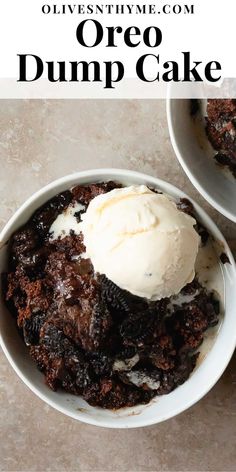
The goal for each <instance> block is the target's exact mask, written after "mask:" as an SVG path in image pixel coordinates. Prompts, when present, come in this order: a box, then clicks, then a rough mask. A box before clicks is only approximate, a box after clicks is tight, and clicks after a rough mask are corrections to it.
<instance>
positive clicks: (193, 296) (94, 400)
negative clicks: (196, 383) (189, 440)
mask: <svg viewBox="0 0 236 472" xmlns="http://www.w3.org/2000/svg"><path fill="white" fill-rule="evenodd" d="M208 244H209V235H208V233H207V231H206V230H205V229H204V228H203V227H202V226H201V224H199V223H196V221H195V219H194V208H193V206H192V204H191V203H190V202H189V201H188V200H186V199H182V200H180V201H179V202H177V203H175V202H174V201H172V199H170V198H169V197H168V196H166V195H163V194H162V193H161V192H157V191H155V190H153V191H152V190H150V189H149V188H147V187H145V186H131V187H123V188H122V186H121V185H120V184H117V183H114V182H107V183H94V184H91V185H86V186H77V187H75V188H73V189H72V190H68V191H65V192H63V193H61V194H59V195H57V196H56V197H54V198H53V199H52V200H50V201H48V202H47V203H46V204H45V205H44V206H43V207H41V208H39V209H38V210H37V211H36V212H35V213H34V215H33V216H32V217H31V218H30V220H29V221H28V222H27V223H26V224H25V225H24V227H22V228H21V229H19V230H18V231H17V232H16V233H15V234H14V235H13V237H12V239H11V241H10V248H9V270H8V273H7V274H4V275H3V281H4V293H5V300H6V303H7V306H8V307H9V310H10V312H11V313H12V314H13V315H14V316H15V318H16V322H17V325H18V328H19V330H20V333H21V334H22V336H23V339H24V342H25V344H26V345H27V346H28V348H29V352H30V355H31V357H32V358H33V359H34V360H35V362H36V364H37V366H38V368H39V369H40V370H41V371H42V372H43V373H44V375H45V379H46V383H47V385H48V386H49V387H50V388H52V389H53V390H57V389H62V390H65V391H67V392H70V393H73V394H75V395H82V396H83V398H84V399H85V400H87V402H88V403H90V404H91V405H95V406H100V407H104V408H120V407H124V406H133V405H136V404H140V403H148V402H149V401H150V400H151V399H152V398H153V397H154V396H156V395H162V394H167V393H169V392H171V391H172V390H173V389H175V388H176V387H178V386H179V385H181V384H182V383H183V382H185V381H186V380H187V379H188V377H189V375H190V374H191V372H192V371H193V369H194V367H195V365H196V360H197V357H198V348H199V346H200V345H201V343H202V341H203V337H204V334H205V332H206V330H207V329H208V328H210V327H213V326H215V325H216V324H217V323H218V320H219V302H218V300H217V298H216V295H215V293H213V291H211V290H208V289H207V288H206V286H204V283H203V281H202V280H201V277H200V273H199V271H198V270H197V269H196V273H195V268H196V258H197V257H198V255H199V253H200V252H201V250H203V251H204V248H205V247H206V246H207V245H208ZM199 247H200V249H199Z"/></svg>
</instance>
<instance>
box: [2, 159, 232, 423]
mask: <svg viewBox="0 0 236 472" xmlns="http://www.w3.org/2000/svg"><path fill="white" fill-rule="evenodd" d="M108 176H109V178H114V179H119V178H121V179H123V180H125V179H127V180H129V177H130V178H132V177H134V178H135V177H137V178H140V179H142V180H143V181H146V180H147V181H148V182H150V181H151V182H152V183H153V185H154V186H156V187H158V186H160V187H162V185H163V186H164V187H165V189H166V190H164V191H166V192H167V193H168V192H170V194H171V193H173V194H175V195H179V196H180V198H181V197H186V198H189V200H190V201H192V202H193V204H194V206H195V208H196V211H197V212H200V214H201V217H203V219H204V222H205V223H206V226H207V227H209V226H210V228H211V231H212V232H213V234H214V236H215V237H216V238H217V239H220V241H222V243H223V244H224V245H225V246H224V247H225V250H226V252H227V255H228V257H229V259H230V262H231V268H232V271H233V278H234V280H235V281H236V264H235V261H234V258H233V255H232V252H231V250H230V248H229V246H228V244H227V242H226V240H225V238H224V237H223V235H222V233H221V232H220V230H219V229H218V227H217V226H216V224H215V223H214V222H213V220H212V219H211V218H210V217H209V216H208V214H207V213H206V212H205V210H204V209H202V208H201V207H200V205H198V203H196V202H195V201H194V200H193V199H192V198H191V197H188V195H186V194H185V193H184V192H182V190H180V189H178V188H177V187H175V186H174V185H172V184H170V183H168V182H166V181H164V180H162V179H159V178H156V177H152V176H149V175H148V174H144V173H140V172H136V171H132V170H124V169H115V168H99V169H92V170H88V171H81V172H75V173H72V174H69V175H66V176H64V177H61V178H59V179H56V180H54V181H52V182H51V183H49V184H48V185H46V186H44V187H42V188H41V189H39V190H38V191H36V192H35V193H34V194H32V195H31V196H30V197H29V198H28V199H27V200H26V201H25V202H24V203H23V204H22V205H21V206H20V207H19V208H18V210H17V211H16V212H15V213H14V214H13V215H12V217H11V218H10V219H9V221H8V222H7V223H6V225H5V226H4V228H3V229H2V231H1V233H0V247H1V241H2V242H3V245H5V244H6V243H7V242H8V239H9V236H10V234H11V229H12V226H13V224H14V223H15V222H17V220H18V218H19V217H20V215H21V213H22V212H24V211H25V210H26V209H27V207H29V206H30V205H31V204H33V203H34V202H35V200H37V199H38V198H39V197H40V196H42V195H45V196H46V195H47V193H48V192H49V191H50V190H52V189H56V188H57V186H58V185H60V184H63V186H64V185H66V184H67V183H68V184H69V183H70V182H71V181H76V180H78V184H79V181H80V180H81V179H83V178H86V179H90V178H91V181H92V180H94V181H96V180H97V181H98V180H99V177H100V179H101V178H102V177H103V179H104V180H107V179H108ZM71 185H73V184H71ZM55 194H56V193H55ZM48 198H50V197H48ZM45 201H47V200H45ZM9 233H10V234H9ZM6 236H7V239H6V241H5V238H6ZM231 336H232V337H231V342H230V343H229V344H228V345H227V349H228V350H227V353H224V362H222V364H221V368H220V370H218V371H217V374H214V375H212V376H211V381H209V382H208V384H207V387H205V386H204V388H202V390H201V391H199V392H198V393H196V394H194V395H193V396H192V398H190V399H189V400H185V401H184V402H183V404H181V405H180V406H177V407H173V408H170V411H169V413H168V414H167V415H165V416H164V417H163V418H157V419H155V416H154V418H151V419H150V420H148V421H147V420H142V416H141V415H140V417H136V420H137V421H135V424H134V423H129V421H128V420H127V418H126V417H124V418H122V420H121V421H119V423H116V421H115V419H114V421H113V422H110V421H107V420H106V418H102V420H100V419H98V420H97V419H96V417H95V416H96V415H94V417H88V416H87V415H84V414H83V413H82V412H80V411H77V410H76V412H75V413H73V412H72V411H70V410H69V409H67V408H66V407H64V406H61V405H59V404H58V402H57V401H56V400H52V399H51V398H49V396H47V395H46V394H44V393H43V392H42V390H41V389H40V388H39V387H37V386H35V384H34V383H33V381H30V380H29V379H28V378H27V377H26V376H25V375H24V374H23V373H22V371H21V370H20V369H19V368H18V366H17V365H16V363H15V360H14V356H12V355H11V354H10V352H9V351H8V348H7V345H6V343H5V341H4V339H3V337H2V333H1V332H0V346H1V347H2V349H3V352H4V354H5V356H6V357H7V359H8V361H9V363H10V365H11V366H12V367H13V369H14V371H15V372H16V374H17V375H18V376H19V377H20V379H21V380H22V381H23V382H24V383H25V384H26V385H27V387H28V388H29V389H30V390H31V391H32V392H33V393H35V394H36V395H37V396H38V397H39V398H40V399H41V400H43V401H44V402H45V403H46V404H48V405H50V406H52V407H53V408H54V409H56V410H57V411H60V412H61V413H64V414H65V415H67V416H69V417H71V418H73V419H76V420H79V421H82V422H83V423H86V424H90V425H94V426H99V427H107V428H114V429H123V428H127V429H128V428H138V427H145V426H150V425H154V424H157V423H160V422H163V421H166V420H168V419H170V418H173V417H175V416H177V415H178V414H180V413H182V412H183V411H185V410H187V409H188V408H190V407H191V406H192V405H194V404H195V403H197V402H198V401H199V400H200V399H201V398H202V397H204V396H205V395H206V394H207V393H208V392H209V390H211V388H212V387H213V386H214V385H215V384H216V382H217V381H218V380H219V378H220V377H221V375H222V373H223V372H224V370H225V369H226V367H227V365H228V363H229V361H230V359H231V357H232V355H233V352H234V349H235V346H236V332H235V333H233V332H232V333H231ZM213 347H214V346H213ZM203 363H204V360H203ZM188 381H190V379H188V380H187V381H186V382H188ZM179 388H180V387H179ZM138 406H139V405H138Z"/></svg>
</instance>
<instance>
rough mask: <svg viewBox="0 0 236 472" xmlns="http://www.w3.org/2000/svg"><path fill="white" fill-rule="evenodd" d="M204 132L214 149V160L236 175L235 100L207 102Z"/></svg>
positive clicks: (212, 100)
mask: <svg viewBox="0 0 236 472" xmlns="http://www.w3.org/2000/svg"><path fill="white" fill-rule="evenodd" d="M206 132H207V136H208V139H209V141H210V143H211V144H212V146H213V148H214V149H215V151H216V154H215V159H216V161H217V162H218V163H219V164H221V165H223V166H227V167H228V168H229V169H230V170H231V172H232V174H233V175H234V176H235V177H236V100H235V99H231V100H230V99H211V100H208V102H207V118H206Z"/></svg>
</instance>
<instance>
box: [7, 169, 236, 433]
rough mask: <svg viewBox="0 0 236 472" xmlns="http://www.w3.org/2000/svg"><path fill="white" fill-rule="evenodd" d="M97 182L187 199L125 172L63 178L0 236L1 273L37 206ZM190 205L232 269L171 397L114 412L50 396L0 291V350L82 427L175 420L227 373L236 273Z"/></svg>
mask: <svg viewBox="0 0 236 472" xmlns="http://www.w3.org/2000/svg"><path fill="white" fill-rule="evenodd" d="M101 180H105V181H107V180H118V181H120V182H122V183H124V184H147V185H150V186H154V187H158V188H160V189H161V190H162V191H164V192H166V193H168V194H170V195H172V196H173V197H175V198H180V197H184V196H186V195H184V194H183V192H181V191H180V190H178V189H177V188H175V187H173V186H172V185H170V184H168V183H166V182H164V181H162V180H159V179H156V178H154V177H150V176H148V175H144V174H140V173H137V172H132V171H126V170H117V169H99V170H92V171H85V172H79V173H76V174H73V175H69V176H67V177H63V178H61V179H59V180H56V181H55V182H52V183H51V184H49V185H47V186H46V187H44V188H43V189H42V190H40V191H39V192H36V193H35V194H34V195H33V196H32V197H30V198H29V199H28V200H27V201H26V202H25V203H24V204H23V205H22V206H21V207H20V209H19V210H18V211H17V212H16V213H15V214H14V215H13V217H12V218H11V219H10V221H9V222H8V223H7V225H6V226H5V228H4V229H3V231H2V233H1V235H0V247H1V250H0V272H2V271H4V270H5V269H6V260H7V242H8V240H9V238H10V236H11V235H12V233H13V232H14V231H16V230H17V229H18V228H19V227H20V226H21V225H22V224H24V223H25V222H26V221H27V220H28V219H29V217H30V216H31V215H32V213H33V212H34V211H35V210H36V209H37V208H38V207H40V206H41V205H42V204H43V203H45V202H46V201H47V200H48V199H49V198H51V197H53V196H54V195H56V194H57V193H58V192H61V191H63V190H66V189H68V188H70V187H72V186H73V185H76V184H86V183H89V182H95V181H101ZM193 203H194V206H195V209H196V212H197V215H198V218H199V219H200V220H201V221H202V222H203V223H204V225H205V226H206V227H207V228H208V229H209V231H210V232H211V234H212V235H213V236H214V237H215V239H216V240H219V241H221V243H222V244H223V246H224V251H225V252H226V253H227V255H228V257H229V259H230V262H231V264H226V265H224V266H222V271H223V277H224V284H225V316H224V319H223V322H222V324H221V327H220V329H219V332H218V334H217V336H216V339H215V342H214V345H213V347H212V349H211V350H210V352H209V353H208V354H207V356H206V358H205V359H204V360H203V361H202V363H200V365H199V366H198V367H197V368H196V369H195V371H194V372H193V374H192V375H191V376H190V378H189V379H188V380H187V381H186V382H185V383H184V384H183V385H181V386H180V387H178V388H177V389H176V390H174V391H173V392H172V393H170V394H169V395H164V396H162V397H157V398H155V399H154V400H153V401H151V402H150V404H148V405H139V406H136V407H134V408H124V409H121V410H119V411H116V412H115V411H109V410H103V409H101V408H94V407H91V406H89V405H88V404H87V403H86V402H85V401H84V400H83V399H81V398H80V397H76V396H73V395H69V394H67V393H65V392H53V391H51V390H50V389H49V388H48V387H47V386H46V385H45V383H44V377H43V375H42V374H41V373H40V372H39V371H38V370H37V368H36V366H35V364H34V362H33V361H32V360H31V359H30V357H29V355H28V352H27V349H26V347H25V345H24V343H23V341H22V339H21V338H20V336H19V334H18V332H17V328H16V324H15V321H14V320H13V318H12V317H11V315H10V313H9V312H8V311H7V309H6V307H5V306H4V303H3V300H2V291H1V300H0V304H1V316H0V343H1V346H2V348H3V351H4V353H5V354H6V357H7V358H8V360H9V362H10V364H11V365H12V367H13V369H14V370H15V371H16V373H17V374H18V375H19V377H20V378H21V379H22V380H23V381H24V382H25V384H26V385H27V386H28V387H29V388H30V389H31V390H32V391H33V392H34V393H35V394H36V395H38V396H39V397H40V398H41V399H42V400H44V401H45V402H46V403H48V404H49V405H51V406H52V407H54V408H56V409H57V410H59V411H61V412H62V413H65V414H66V415H68V416H71V417H72V418H75V419H77V420H80V421H83V422H85V423H89V424H93V425H98V426H105V427H110V428H132V427H140V426H146V425H151V424H154V423H159V422H161V421H164V420H167V419H168V418H171V417H173V416H175V415H177V414H178V413H180V412H182V411H184V410H186V409H187V408H189V407H190V406H191V405H193V404H194V403H196V402H197V401H198V400H199V399H200V398H202V397H203V395H205V394H206V393H207V392H208V391H209V390H210V389H211V388H212V387H213V385H214V384H215V383H216V381H217V380H218V379H219V377H220V376H221V374H222V373H223V371H224V369H225V368H226V366H227V364H228V362H229V360H230V358H231V355H232V353H233V351H234V348H235V344H236V322H235V312H236V292H235V286H236V268H235V262H234V259H233V257H232V254H231V252H230V249H229V247H228V246H227V243H226V242H225V240H224V238H223V236H222V234H221V233H220V231H219V230H218V229H217V227H216V226H215V224H214V223H213V221H212V220H211V219H210V218H209V217H208V216H207V214H206V213H205V212H204V211H203V210H202V209H201V208H200V207H199V206H198V205H197V204H196V203H195V202H193Z"/></svg>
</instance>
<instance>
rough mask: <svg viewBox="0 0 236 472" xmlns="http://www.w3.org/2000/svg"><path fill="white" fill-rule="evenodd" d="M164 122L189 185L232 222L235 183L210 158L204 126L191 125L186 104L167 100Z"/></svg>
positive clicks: (233, 179) (227, 173)
mask: <svg viewBox="0 0 236 472" xmlns="http://www.w3.org/2000/svg"><path fill="white" fill-rule="evenodd" d="M170 97H171V91H170ZM167 121H168V126H169V133H170V139H171V142H172V146H173V148H174V151H175V154H176V156H177V158H178V160H179V162H180V164H181V166H182V167H183V169H184V171H185V173H186V174H187V176H188V177H189V179H190V180H191V182H192V184H193V185H194V186H195V187H196V189H197V190H198V191H199V192H200V194H201V195H202V196H203V197H204V198H205V199H206V200H207V201H208V202H209V203H210V204H211V205H212V206H213V207H214V208H216V210H218V211H219V212H220V213H222V214H223V215H224V216H226V217H227V218H229V219H230V220H232V221H234V222H236V205H235V202H236V179H235V178H234V177H233V176H231V175H230V172H226V171H224V170H222V169H221V168H220V167H219V165H217V163H216V161H215V159H214V158H213V155H214V151H213V149H212V148H211V147H210V145H209V142H208V139H207V136H206V134H205V131H204V122H202V123H199V126H198V128H197V127H196V126H194V125H193V120H192V119H191V117H190V100H187V99H172V98H168V100H167ZM201 128H202V129H201Z"/></svg>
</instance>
